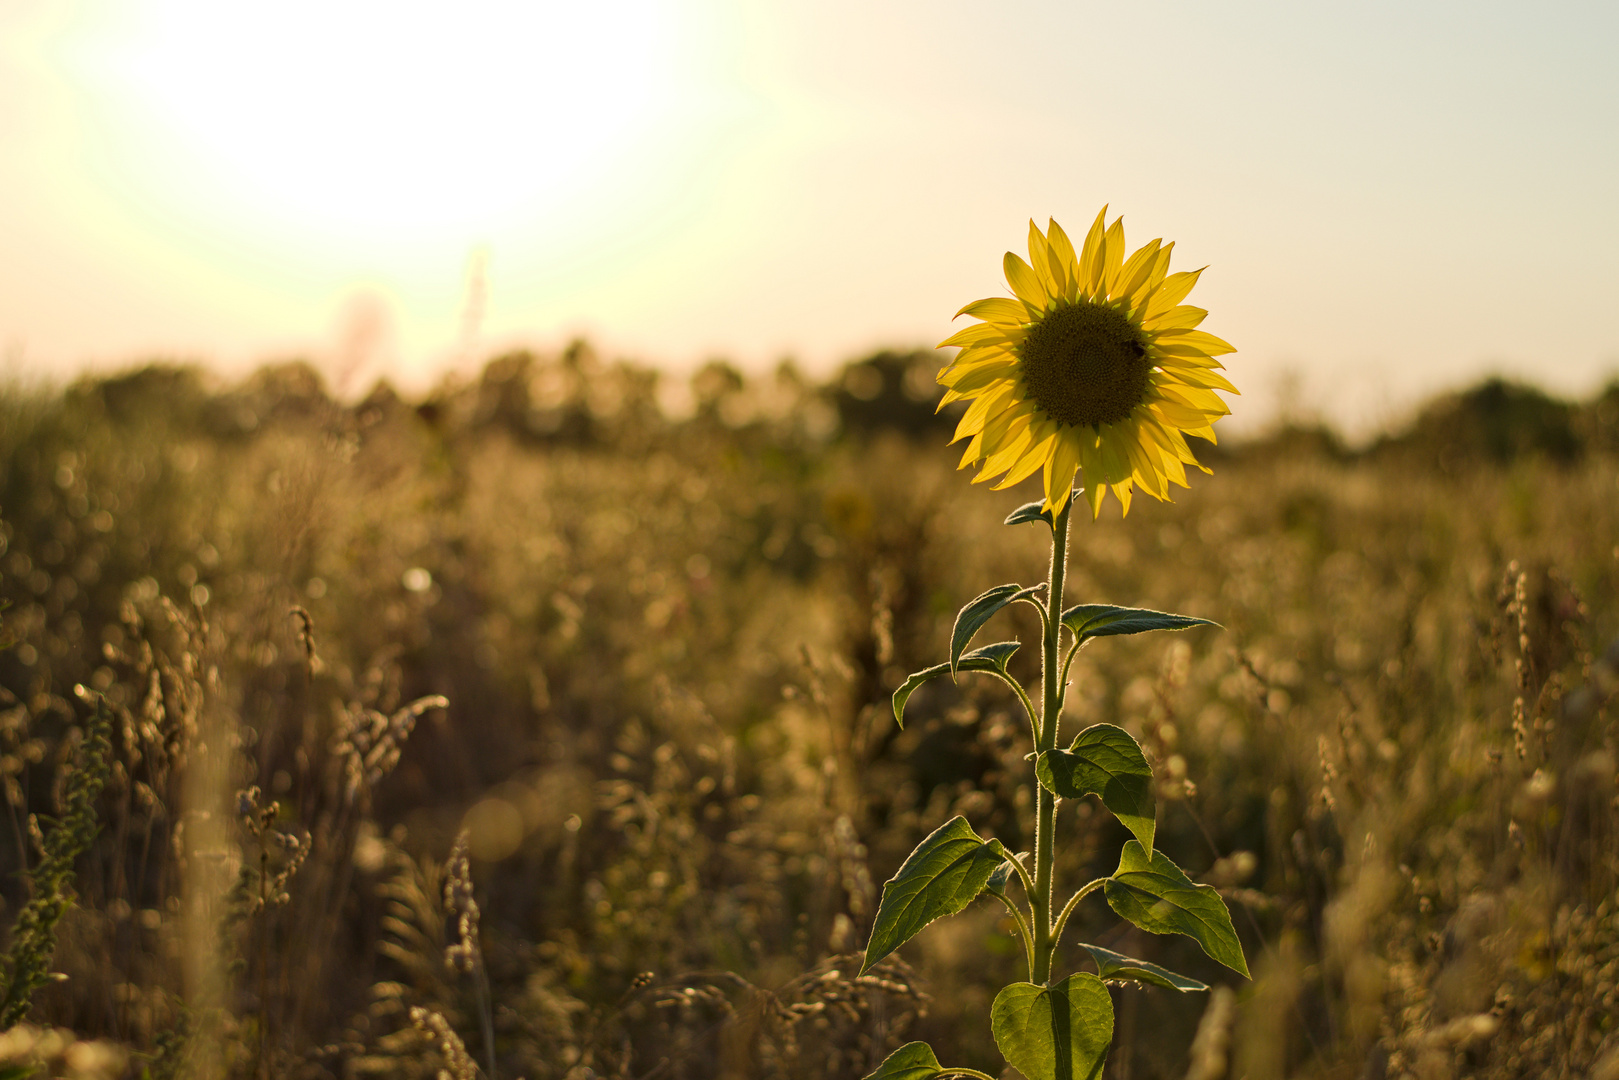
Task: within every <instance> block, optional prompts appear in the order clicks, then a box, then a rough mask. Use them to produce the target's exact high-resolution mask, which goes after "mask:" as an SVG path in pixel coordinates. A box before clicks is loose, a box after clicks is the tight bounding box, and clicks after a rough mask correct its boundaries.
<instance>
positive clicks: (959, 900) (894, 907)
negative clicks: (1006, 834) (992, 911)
mask: <svg viewBox="0 0 1619 1080" xmlns="http://www.w3.org/2000/svg"><path fill="white" fill-rule="evenodd" d="M1005 861H1006V848H1005V847H1003V846H1002V845H1001V842H1000V841H999V840H985V839H984V838H983V837H981V836H979V835H978V834H977V833H975V832H973V830H972V826H971V825H968V824H967V819H966V818H964V817H962V816H960V815H959V814H958V815H957V816H955V817H953V818H951V819H950V820H949V821H947V822H945V823H944V824H943V825H940V826H939V827H938V828H937V829H935V830H933V832H932V833H930V834H929V835H928V837H927V838H926V839H925V840H923V841H922V842H921V843H920V844H918V845H917V846H916V850H915V851H913V852H911V854H910V855H909V856H908V857H907V858H906V860H905V863H904V865H902V866H901V867H900V868H899V872H898V873H896V874H895V875H894V876H893V877H892V878H890V879H889V880H888V881H887V882H885V883H884V884H883V900H882V903H881V904H879V905H878V907H877V920H876V923H875V925H873V926H872V929H871V940H870V941H868V942H867V943H866V959H865V963H864V964H862V965H861V968H860V973H861V974H862V975H864V974H865V973H866V972H868V971H870V970H871V966H872V965H873V964H875V963H877V961H879V960H881V959H882V958H883V957H885V956H887V955H888V954H889V953H891V952H893V951H894V950H895V949H897V948H899V947H900V946H901V945H903V944H905V943H906V942H907V941H909V940H911V938H913V937H915V936H916V935H917V934H918V933H919V932H920V931H921V930H922V928H923V927H924V926H926V925H928V923H930V922H933V921H934V920H935V919H941V918H943V917H944V916H946V915H954V914H955V913H956V912H958V911H960V910H961V909H962V908H964V907H966V906H967V905H968V904H970V903H972V902H973V900H974V899H975V898H976V897H977V896H978V894H979V893H981V892H983V891H984V886H985V885H986V884H988V883H989V878H990V875H991V874H993V873H994V872H995V868H996V867H998V866H1000V865H1001V863H1003V862H1005Z"/></svg>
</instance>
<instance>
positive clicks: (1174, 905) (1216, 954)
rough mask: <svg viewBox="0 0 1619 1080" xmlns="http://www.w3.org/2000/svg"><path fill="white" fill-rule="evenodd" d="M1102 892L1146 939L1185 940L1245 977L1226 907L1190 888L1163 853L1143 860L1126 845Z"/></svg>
mask: <svg viewBox="0 0 1619 1080" xmlns="http://www.w3.org/2000/svg"><path fill="white" fill-rule="evenodd" d="M1105 889H1106V891H1107V902H1108V904H1109V905H1110V906H1111V907H1112V908H1113V910H1114V911H1116V912H1118V913H1119V915H1120V917H1121V918H1125V919H1129V920H1130V921H1131V922H1133V923H1135V924H1136V925H1137V926H1139V927H1141V929H1143V930H1146V931H1148V932H1149V933H1154V934H1185V935H1186V936H1187V937H1189V938H1191V939H1192V940H1193V941H1195V942H1197V943H1198V945H1200V946H1202V948H1203V951H1204V952H1206V953H1208V954H1209V957H1210V958H1211V959H1214V960H1218V961H1219V962H1220V963H1222V964H1224V965H1225V966H1226V967H1228V968H1230V969H1231V970H1232V971H1235V972H1237V973H1238V974H1240V975H1243V976H1244V977H1246V976H1247V975H1248V961H1246V960H1244V959H1243V956H1242V943H1241V942H1240V941H1238V940H1237V931H1236V929H1235V928H1234V927H1233V926H1232V925H1231V912H1229V911H1227V910H1226V906H1225V901H1224V900H1222V899H1220V894H1219V893H1218V892H1216V891H1215V890H1214V887H1213V886H1212V885H1196V884H1193V882H1192V879H1191V878H1189V877H1187V876H1186V874H1185V872H1184V871H1182V870H1181V868H1180V867H1178V866H1176V865H1175V864H1174V863H1173V862H1170V861H1169V858H1168V857H1167V856H1165V855H1164V853H1163V852H1161V851H1155V852H1153V853H1152V854H1151V855H1148V854H1147V851H1146V849H1145V848H1143V847H1142V846H1141V845H1140V844H1139V843H1137V842H1136V841H1134V840H1131V841H1128V842H1127V843H1126V844H1125V845H1124V850H1123V851H1122V852H1120V853H1119V868H1118V870H1117V871H1115V872H1114V874H1113V876H1112V877H1110V878H1108V879H1107V885H1106V886H1105Z"/></svg>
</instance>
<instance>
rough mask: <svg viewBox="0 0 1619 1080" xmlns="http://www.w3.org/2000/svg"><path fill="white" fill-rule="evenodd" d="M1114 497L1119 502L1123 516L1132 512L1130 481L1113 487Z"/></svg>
mask: <svg viewBox="0 0 1619 1080" xmlns="http://www.w3.org/2000/svg"><path fill="white" fill-rule="evenodd" d="M1113 496H1114V498H1116V499H1118V500H1119V507H1120V511H1121V514H1128V513H1129V512H1130V481H1128V480H1126V481H1124V482H1123V483H1119V484H1114V485H1113Z"/></svg>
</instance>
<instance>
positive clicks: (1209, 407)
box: [1153, 381, 1231, 419]
mask: <svg viewBox="0 0 1619 1080" xmlns="http://www.w3.org/2000/svg"><path fill="white" fill-rule="evenodd" d="M1153 392H1154V393H1156V394H1160V395H1162V396H1163V397H1166V398H1168V399H1170V400H1171V401H1176V402H1179V403H1180V404H1182V405H1186V406H1189V407H1191V408H1193V409H1197V410H1199V411H1201V412H1203V413H1204V414H1206V415H1208V416H1209V417H1210V418H1211V419H1212V418H1213V417H1216V416H1225V415H1227V414H1229V413H1230V412H1231V409H1230V408H1229V407H1228V406H1227V405H1226V403H1225V402H1224V401H1222V400H1220V395H1218V394H1216V393H1215V392H1214V391H1213V390H1203V389H1200V388H1199V387H1196V386H1187V385H1185V384H1184V383H1174V382H1168V381H1165V382H1159V383H1157V384H1155V385H1154V386H1153Z"/></svg>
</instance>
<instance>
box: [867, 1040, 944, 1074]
mask: <svg viewBox="0 0 1619 1080" xmlns="http://www.w3.org/2000/svg"><path fill="white" fill-rule="evenodd" d="M944 1073H945V1070H944V1069H941V1068H939V1059H938V1058H937V1057H934V1056H933V1047H931V1046H929V1045H928V1044H927V1043H925V1042H908V1043H906V1044H905V1045H904V1046H902V1047H900V1048H899V1049H898V1050H895V1051H894V1052H893V1053H892V1054H889V1055H888V1056H887V1057H886V1058H884V1059H883V1063H882V1064H881V1065H879V1066H877V1071H876V1072H874V1073H871V1074H870V1075H868V1076H867V1077H866V1080H933V1078H934V1077H935V1076H942V1075H944Z"/></svg>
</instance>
